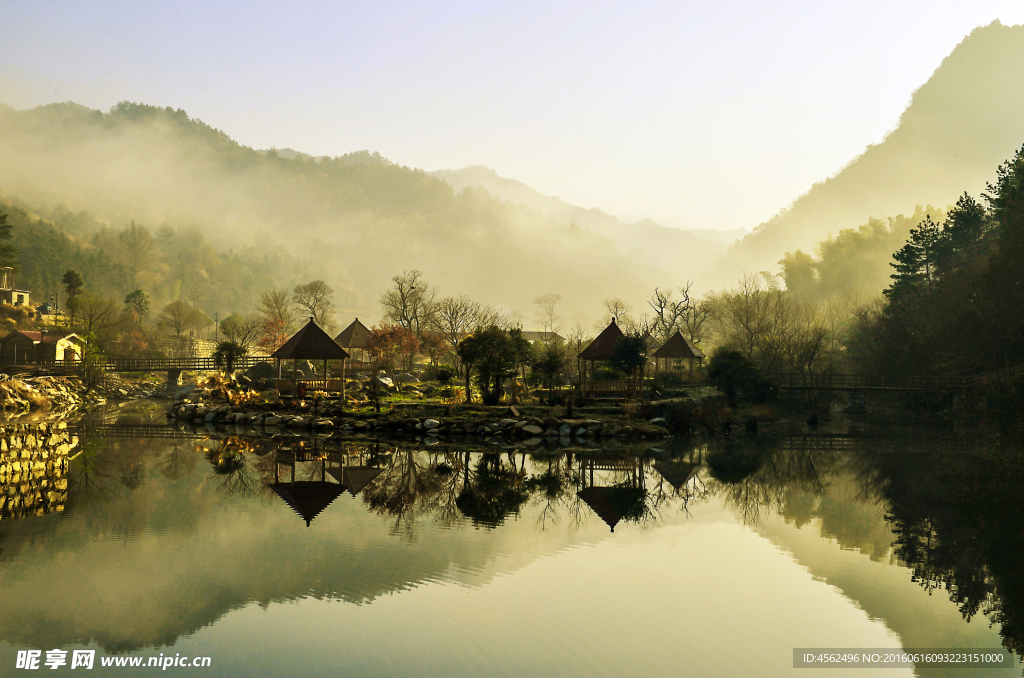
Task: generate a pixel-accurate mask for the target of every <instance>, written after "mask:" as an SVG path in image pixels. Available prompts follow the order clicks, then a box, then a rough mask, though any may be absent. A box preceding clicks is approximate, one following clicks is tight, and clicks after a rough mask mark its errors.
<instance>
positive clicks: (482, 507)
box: [456, 454, 530, 527]
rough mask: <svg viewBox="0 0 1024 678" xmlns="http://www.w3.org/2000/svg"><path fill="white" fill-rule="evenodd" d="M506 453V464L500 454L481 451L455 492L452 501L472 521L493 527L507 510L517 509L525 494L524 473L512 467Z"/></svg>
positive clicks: (526, 490) (514, 466)
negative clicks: (467, 478)
mask: <svg viewBox="0 0 1024 678" xmlns="http://www.w3.org/2000/svg"><path fill="white" fill-rule="evenodd" d="M509 457H510V461H509V464H508V465H506V464H504V463H503V462H502V459H501V456H500V455H497V454H483V455H481V456H480V459H479V460H477V464H476V473H475V474H474V476H473V479H472V481H471V482H468V483H466V484H465V485H464V486H463V488H462V492H460V493H459V496H458V499H457V500H456V504H457V505H458V507H459V510H461V511H462V513H463V514H464V515H465V516H466V517H467V518H469V519H470V520H472V521H473V524H474V525H485V526H487V527H496V526H498V525H500V524H501V523H503V522H505V518H506V516H508V515H509V514H512V513H518V512H519V508H520V507H521V506H522V505H523V504H524V503H526V500H527V499H528V498H529V496H530V492H529V490H528V489H527V487H526V483H525V482H524V481H525V473H524V472H523V470H522V469H520V468H517V467H516V465H515V458H514V457H513V456H512V455H509Z"/></svg>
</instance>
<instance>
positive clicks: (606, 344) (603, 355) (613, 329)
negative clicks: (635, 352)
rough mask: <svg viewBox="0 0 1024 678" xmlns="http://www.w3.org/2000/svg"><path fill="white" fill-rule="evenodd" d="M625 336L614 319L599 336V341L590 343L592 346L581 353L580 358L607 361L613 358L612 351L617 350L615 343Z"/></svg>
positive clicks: (595, 340)
mask: <svg viewBox="0 0 1024 678" xmlns="http://www.w3.org/2000/svg"><path fill="white" fill-rule="evenodd" d="M623 336H625V335H624V334H623V333H622V330H620V329H619V326H618V325H617V324H616V323H615V318H612V321H611V323H609V325H608V327H606V328H604V331H602V332H601V334H599V335H597V339H594V340H593V341H592V342H590V345H589V346H587V347H586V348H585V349H583V351H581V352H580V358H583V359H584V360H607V359H609V358H611V357H612V351H614V350H615V342H616V341H618V340H619V339H620V338H621V337H623Z"/></svg>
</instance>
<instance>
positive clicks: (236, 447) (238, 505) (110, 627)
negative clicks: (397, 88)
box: [0, 403, 1024, 676]
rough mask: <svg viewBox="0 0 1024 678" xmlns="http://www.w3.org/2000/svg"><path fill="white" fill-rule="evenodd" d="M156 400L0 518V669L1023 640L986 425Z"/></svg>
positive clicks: (536, 657)
mask: <svg viewBox="0 0 1024 678" xmlns="http://www.w3.org/2000/svg"><path fill="white" fill-rule="evenodd" d="M162 407H163V406H162V405H157V404H153V403H137V404H135V405H133V406H131V407H128V408H123V409H122V410H116V409H114V410H112V411H109V412H108V413H107V414H105V415H94V416H92V417H91V418H88V419H86V420H83V421H82V422H80V423H79V424H78V425H77V426H72V431H73V432H74V434H75V435H76V436H77V438H78V444H77V446H76V447H75V448H74V449H72V451H71V452H70V454H69V458H70V461H69V463H68V470H67V473H66V480H67V492H66V499H64V498H58V500H57V501H56V502H53V501H51V502H50V503H49V504H48V505H47V506H46V508H45V509H38V510H35V511H21V513H18V512H17V511H14V512H12V511H10V510H8V511H7V512H6V513H4V514H3V519H2V520H0V610H2V613H0V667H3V668H0V674H2V675H9V674H11V675H14V674H19V673H21V672H20V671H17V670H16V669H14V668H13V667H15V666H16V661H17V656H18V651H19V650H41V651H42V657H41V659H40V661H45V659H46V651H47V650H52V649H58V648H59V649H61V650H63V651H67V652H68V665H67V666H62V667H61V670H70V663H71V662H70V657H71V656H72V655H71V653H72V652H73V651H75V650H94V651H95V667H94V669H93V670H94V671H96V672H97V673H100V674H104V673H111V674H117V673H119V672H121V671H123V668H119V667H111V668H105V667H103V666H101V659H103V658H107V659H108V660H109V659H110V658H111V657H141V658H142V661H143V664H145V662H146V661H148V658H150V657H157V658H158V659H159V660H160V661H163V659H164V658H169V657H174V658H178V659H180V658H181V657H187V658H194V657H210V668H207V669H197V668H192V667H188V668H184V667H177V666H171V667H170V668H168V669H167V670H166V671H163V670H161V669H158V668H155V667H154V668H144V667H143V668H136V669H134V670H133V671H131V673H137V674H142V675H146V674H156V673H163V674H167V673H170V674H175V673H205V674H208V675H217V676H252V675H261V676H262V675H267V676H337V675H359V676H522V675H533V676H570V675H571V676H575V675H587V676H623V675H640V676H647V675H660V674H670V675H680V674H685V675H706V676H740V675H758V676H777V675H791V674H792V673H793V672H794V668H793V650H794V648H999V647H1001V646H1003V645H1006V646H1008V647H1010V648H1012V649H1016V650H1019V649H1020V648H1021V647H1024V627H1022V626H1021V620H1019V619H1018V618H1017V615H1019V614H1022V611H1024V569H1022V568H1021V567H1020V565H1021V562H1022V553H1021V531H1022V530H1021V528H1022V526H1024V518H1022V512H1021V501H1020V498H1019V488H1020V487H1021V486H1022V481H1024V463H1021V461H1020V460H1019V458H1018V455H1017V454H1016V453H1015V452H1014V451H1012V450H1010V449H1006V447H1005V446H1002V447H1001V446H1000V445H998V444H996V443H995V442H984V441H977V440H974V441H965V440H964V439H962V438H959V437H957V436H955V435H953V434H952V433H951V432H950V431H928V430H918V429H909V428H903V429H901V428H898V427H887V428H885V429H875V428H872V427H871V426H867V425H864V424H860V425H853V424H850V423H847V422H836V423H834V424H830V426H831V427H830V428H828V427H823V428H822V429H821V430H816V431H808V432H804V433H801V434H797V435H793V434H791V435H772V434H764V433H762V434H758V435H747V436H743V437H740V438H736V439H733V440H716V441H713V442H711V443H702V444H697V443H695V442H693V441H687V440H680V439H672V440H669V441H663V442H660V443H656V444H651V443H635V444H631V443H629V442H628V441H626V442H620V441H612V443H611V444H610V445H605V446H603V447H602V446H599V445H596V444H594V445H575V446H573V445H570V446H568V447H561V446H559V445H557V444H555V445H551V446H543V445H542V446H538V447H532V448H523V447H520V448H509V447H508V446H502V445H500V444H497V443H496V442H494V441H492V442H491V443H481V444H477V443H475V442H474V444H472V445H467V444H459V445H444V444H429V445H428V444H427V443H426V442H425V441H424V442H418V441H413V440H406V441H388V440H372V439H368V438H367V439H349V440H345V441H342V440H337V439H334V438H315V437H308V436H307V437H298V436H290V435H281V436H277V437H273V438H272V437H265V436H257V435H253V434H251V433H247V432H244V431H241V430H239V431H234V430H233V429H232V430H231V431H225V430H223V429H219V430H217V431H212V430H211V431H206V430H205V429H199V430H193V429H184V430H179V429H176V428H172V427H170V426H167V425H165V424H164V421H163V418H162V416H160V412H162ZM19 487H20V486H19V485H18V484H17V483H10V482H9V483H7V485H5V486H3V488H2V490H3V492H5V493H6V494H7V495H8V496H15V495H16V494H17V493H18V492H19V491H21V490H20V489H19ZM61 497H63V495H61ZM9 506H10V505H9ZM34 513H39V515H34ZM190 660H191V659H190ZM42 668H43V670H48V669H47V668H46V667H45V666H42ZM801 671H802V673H805V674H807V675H831V674H833V673H835V670H828V669H806V670H801ZM797 673H798V674H801V672H800V671H798V672H797ZM855 673H856V674H857V675H858V676H867V675H885V676H899V675H921V676H945V675H950V676H953V675H975V673H976V671H975V670H971V669H960V670H957V669H947V668H924V667H917V668H916V669H915V668H895V669H894V668H879V669H859V670H857V671H855ZM1019 673H1020V668H1019V667H1017V668H1004V669H991V670H987V671H986V672H984V675H986V676H1000V675H1011V674H1012V675H1019Z"/></svg>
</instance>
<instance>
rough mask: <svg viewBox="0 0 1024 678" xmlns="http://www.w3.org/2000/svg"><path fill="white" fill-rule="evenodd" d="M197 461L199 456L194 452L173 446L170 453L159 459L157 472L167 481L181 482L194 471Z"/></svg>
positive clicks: (179, 446)
mask: <svg viewBox="0 0 1024 678" xmlns="http://www.w3.org/2000/svg"><path fill="white" fill-rule="evenodd" d="M198 461H199V455H197V454H196V453H195V451H194V450H191V449H189V448H188V447H185V446H182V445H175V446H174V449H173V450H172V451H171V452H168V453H167V454H165V455H164V456H162V457H161V458H160V461H159V462H158V463H157V470H158V471H160V475H162V476H163V477H164V478H167V479H168V480H171V481H176V480H181V479H182V478H184V477H185V476H187V475H188V474H189V473H191V472H192V471H193V470H194V469H195V467H196V463H197V462H198Z"/></svg>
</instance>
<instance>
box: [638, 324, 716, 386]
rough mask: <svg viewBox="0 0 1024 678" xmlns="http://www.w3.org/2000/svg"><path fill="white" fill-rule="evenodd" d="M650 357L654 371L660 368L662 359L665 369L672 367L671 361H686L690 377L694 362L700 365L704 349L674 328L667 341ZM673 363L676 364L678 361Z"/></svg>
mask: <svg viewBox="0 0 1024 678" xmlns="http://www.w3.org/2000/svg"><path fill="white" fill-rule="evenodd" d="M651 357H653V358H654V370H655V372H657V371H658V370H660V369H661V366H662V361H664V365H665V369H666V370H669V369H672V367H673V361H686V363H687V366H688V368H689V372H690V376H691V378H692V377H693V368H694V362H696V366H697V367H700V366H701V364H702V363H703V361H704V357H705V356H704V351H702V350H700V349H699V348H697V347H696V346H694V345H693V343H692V342H691V341H690V340H689V339H687V338H686V337H684V336H683V335H682V333H681V332H680V331H679V330H676V333H675V334H673V335H672V336H671V337H669V339H668V341H666V342H665V343H664V344H662V345H661V347H660V348H659V349H658V350H657V351H655V352H654V354H653V355H652V356H651ZM675 364H676V365H677V366H678V365H679V362H676V363H675Z"/></svg>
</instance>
